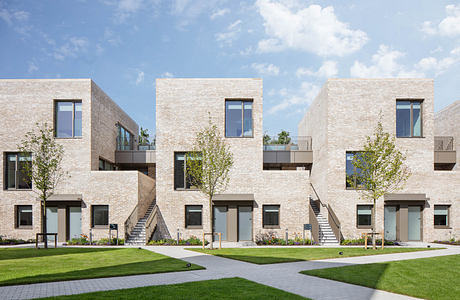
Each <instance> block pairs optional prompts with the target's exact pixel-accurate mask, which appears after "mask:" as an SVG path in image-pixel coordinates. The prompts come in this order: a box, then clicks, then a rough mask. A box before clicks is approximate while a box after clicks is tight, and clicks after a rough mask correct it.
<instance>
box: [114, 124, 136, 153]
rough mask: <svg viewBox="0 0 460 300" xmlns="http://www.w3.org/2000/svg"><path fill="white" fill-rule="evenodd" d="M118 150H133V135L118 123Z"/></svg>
mask: <svg viewBox="0 0 460 300" xmlns="http://www.w3.org/2000/svg"><path fill="white" fill-rule="evenodd" d="M117 150H133V135H132V133H131V132H129V131H128V130H127V129H126V128H124V127H123V126H121V125H120V124H118V136H117Z"/></svg>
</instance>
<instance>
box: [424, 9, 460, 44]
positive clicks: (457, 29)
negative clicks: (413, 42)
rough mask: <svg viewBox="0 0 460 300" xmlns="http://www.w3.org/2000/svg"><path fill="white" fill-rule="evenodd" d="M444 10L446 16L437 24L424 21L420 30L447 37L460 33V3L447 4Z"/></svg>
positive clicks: (428, 33)
mask: <svg viewBox="0 0 460 300" xmlns="http://www.w3.org/2000/svg"><path fill="white" fill-rule="evenodd" d="M445 10H446V17H445V18H444V19H443V20H441V22H439V24H438V25H437V26H436V25H435V24H433V22H431V21H425V22H423V23H422V26H421V28H420V30H421V31H422V32H424V33H425V34H427V35H435V34H439V35H442V36H448V37H454V36H457V35H460V4H458V5H453V4H450V5H447V6H446V8H445Z"/></svg>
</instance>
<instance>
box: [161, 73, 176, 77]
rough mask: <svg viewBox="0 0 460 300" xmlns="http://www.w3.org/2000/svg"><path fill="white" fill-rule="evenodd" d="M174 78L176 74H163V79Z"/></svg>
mask: <svg viewBox="0 0 460 300" xmlns="http://www.w3.org/2000/svg"><path fill="white" fill-rule="evenodd" d="M173 77H174V74H173V73H171V72H164V73H163V74H161V78H173Z"/></svg>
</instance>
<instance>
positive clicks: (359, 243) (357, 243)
mask: <svg viewBox="0 0 460 300" xmlns="http://www.w3.org/2000/svg"><path fill="white" fill-rule="evenodd" d="M375 242H376V244H377V245H379V246H381V245H382V239H377V240H376V241H375ZM340 244H341V245H344V246H362V245H364V238H360V239H345V240H343V241H342V242H341V243H340ZM367 245H372V238H371V237H367ZM385 245H387V246H397V245H398V243H397V242H393V241H387V240H385Z"/></svg>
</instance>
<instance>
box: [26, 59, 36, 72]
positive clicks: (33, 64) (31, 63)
mask: <svg viewBox="0 0 460 300" xmlns="http://www.w3.org/2000/svg"><path fill="white" fill-rule="evenodd" d="M35 71H38V66H37V65H36V64H35V63H34V62H29V69H28V70H27V72H29V73H33V72H35Z"/></svg>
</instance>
